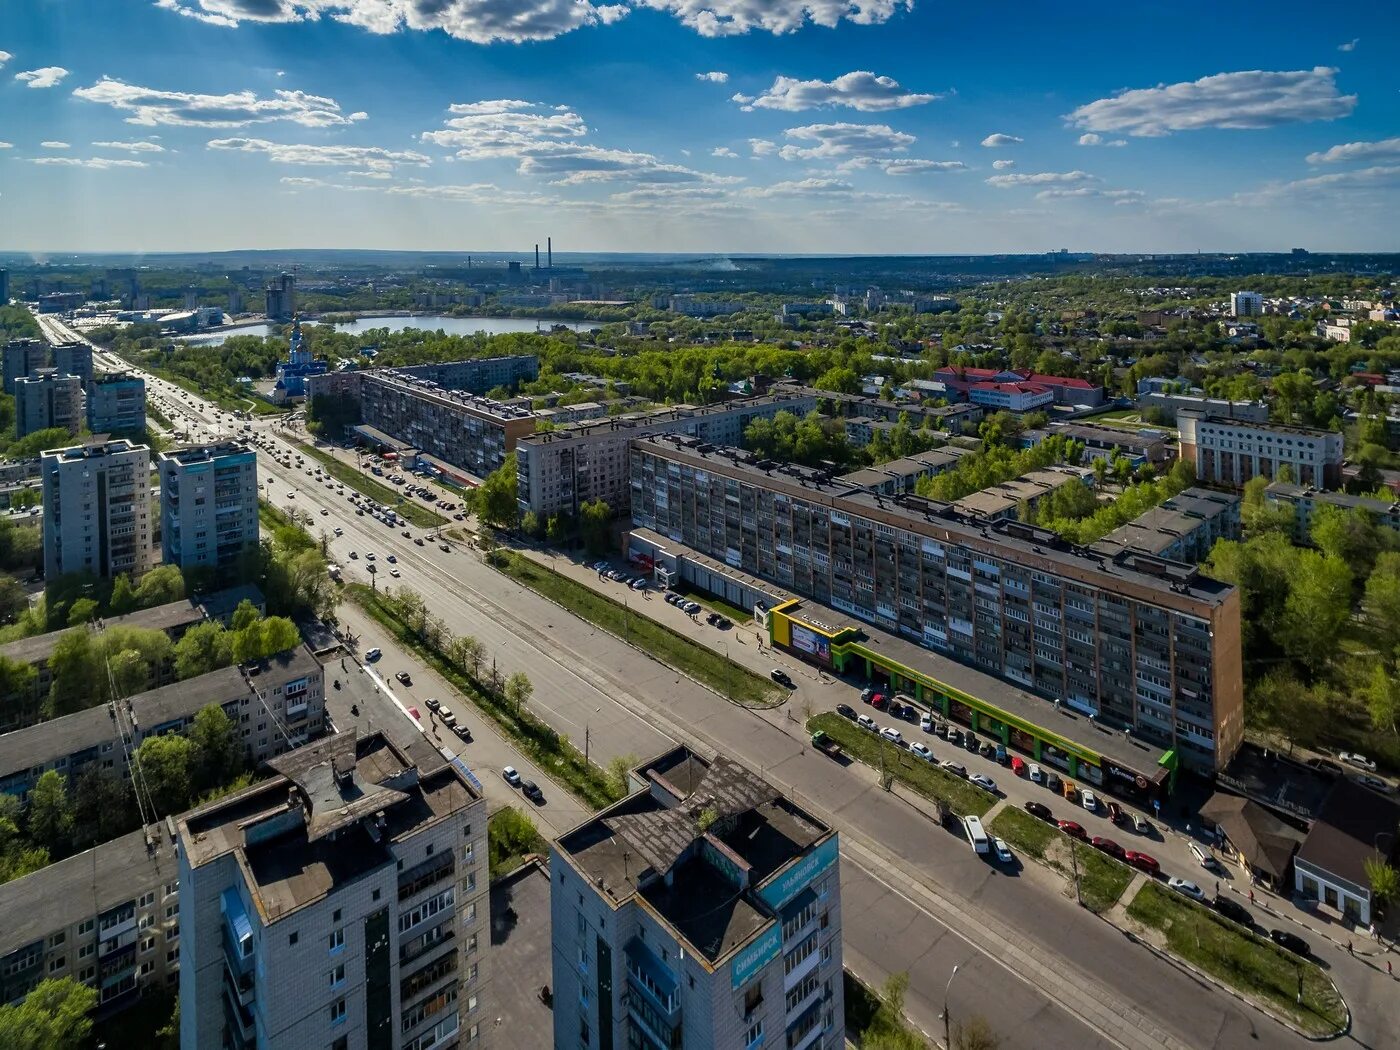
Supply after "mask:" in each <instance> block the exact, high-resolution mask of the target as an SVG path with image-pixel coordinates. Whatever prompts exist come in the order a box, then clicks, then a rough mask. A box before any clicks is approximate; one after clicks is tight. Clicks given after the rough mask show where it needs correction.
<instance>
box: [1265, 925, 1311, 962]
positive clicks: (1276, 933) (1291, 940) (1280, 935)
mask: <svg viewBox="0 0 1400 1050" xmlns="http://www.w3.org/2000/svg"><path fill="white" fill-rule="evenodd" d="M1269 940H1271V941H1273V942H1274V943H1275V944H1277V945H1278V946H1279V947H1280V948H1282V949H1283V950H1284V951H1289V952H1292V953H1293V954H1294V955H1303V956H1307V955H1311V954H1312V949H1311V948H1310V947H1308V942H1307V941H1305V940H1303V938H1301V937H1299V936H1298V935H1297V934H1296V933H1291V932H1289V931H1288V930H1270V931H1269Z"/></svg>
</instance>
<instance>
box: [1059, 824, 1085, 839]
mask: <svg viewBox="0 0 1400 1050" xmlns="http://www.w3.org/2000/svg"><path fill="white" fill-rule="evenodd" d="M1057 826H1058V827H1059V829H1060V830H1061V831H1063V832H1064V833H1065V834H1066V835H1068V836H1069V837H1070V838H1072V839H1079V840H1081V841H1087V840H1088V838H1089V835H1088V833H1087V832H1086V831H1085V830H1084V828H1083V827H1081V826H1080V825H1078V824H1076V823H1075V822H1074V821H1072V820H1061V821H1059V822H1058V825H1057Z"/></svg>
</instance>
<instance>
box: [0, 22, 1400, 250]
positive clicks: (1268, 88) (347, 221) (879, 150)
mask: <svg viewBox="0 0 1400 1050" xmlns="http://www.w3.org/2000/svg"><path fill="white" fill-rule="evenodd" d="M1226 6H1227V7H1228V8H1229V12H1228V15H1226V14H1223V13H1222V9H1221V6H1220V5H1218V4H1199V5H1197V4H1191V3H1187V4H1180V3H1175V4H1164V3H1156V2H1141V3H1129V4H1124V3H1121V2H1120V3H1111V4H1110V3H1081V4H1071V5H1063V4H1059V5H1052V4H1046V3H1041V2H1039V0H1034V2H1032V0H1013V2H1011V3H1008V4H995V5H956V6H953V5H938V4H934V3H930V2H927V0H912V2H909V0H630V2H626V3H607V2H595V0H22V2H16V3H14V4H12V5H10V6H9V7H8V8H7V12H6V15H7V16H6V18H5V19H3V20H0V250H13V249H23V250H28V251H36V252H42V251H71V250H128V249H136V250H153V251H154V250H179V249H220V248H286V247H303V248H316V247H364V248H408V249H457V250H472V249H476V250H512V249H522V248H528V247H529V246H530V245H532V244H533V243H534V242H535V241H540V242H543V241H544V239H545V237H546V236H551V235H552V236H553V238H554V243H555V246H556V248H559V249H569V250H576V251H660V252H672V251H675V252H679V251H694V252H815V253H919V254H942V253H950V252H956V253H963V252H1005V251H1011V252H1015V251H1045V250H1052V249H1056V248H1069V249H1070V250H1072V251H1173V252H1178V251H1195V250H1205V251H1220V250H1241V251H1247V250H1287V249H1288V248H1290V247H1294V246H1300V247H1308V248H1311V249H1313V250H1318V251H1321V250H1337V251H1351V250H1357V251H1360V250H1395V248H1396V243H1395V239H1396V230H1397V226H1396V218H1395V217H1396V214H1397V211H1400V209H1397V205H1400V90H1398V89H1400V72H1397V67H1396V65H1395V63H1394V58H1393V41H1390V40H1389V39H1388V37H1387V30H1386V29H1385V28H1384V27H1385V26H1386V25H1387V24H1388V22H1389V21H1390V17H1389V16H1391V15H1393V10H1391V9H1390V8H1389V6H1388V5H1382V4H1380V3H1359V4H1355V5H1350V6H1349V7H1348V8H1347V17H1346V18H1344V19H1339V18H1336V17H1334V16H1333V14H1331V13H1329V11H1328V9H1326V8H1324V7H1323V6H1322V5H1320V4H1317V3H1311V4H1306V3H1287V2H1283V3H1270V4H1263V3H1253V2H1236V3H1231V4H1229V5H1226Z"/></svg>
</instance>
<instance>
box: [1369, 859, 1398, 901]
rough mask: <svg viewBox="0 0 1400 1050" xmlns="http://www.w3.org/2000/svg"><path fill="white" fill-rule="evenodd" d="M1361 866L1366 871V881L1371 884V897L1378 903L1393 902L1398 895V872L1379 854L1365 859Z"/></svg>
mask: <svg viewBox="0 0 1400 1050" xmlns="http://www.w3.org/2000/svg"><path fill="white" fill-rule="evenodd" d="M1362 865H1363V867H1364V868H1365V870H1366V880H1367V881H1368V882H1369V883H1370V884H1371V896H1372V897H1374V898H1375V899H1376V901H1377V902H1378V903H1384V902H1386V901H1392V900H1394V899H1395V897H1396V894H1398V893H1400V871H1396V870H1395V868H1394V867H1393V866H1392V865H1391V864H1390V862H1389V861H1387V860H1386V859H1385V858H1384V857H1383V856H1381V855H1380V854H1377V855H1376V856H1374V857H1367V858H1366V859H1365V860H1364V861H1363V862H1362Z"/></svg>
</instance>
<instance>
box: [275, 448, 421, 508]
mask: <svg viewBox="0 0 1400 1050" xmlns="http://www.w3.org/2000/svg"><path fill="white" fill-rule="evenodd" d="M283 440H285V441H286V442H287V443H288V444H289V445H291V446H292V447H293V448H295V449H297V450H298V451H300V452H304V453H306V455H308V456H310V457H311V458H312V459H314V460H315V461H316V462H317V463H320V464H321V465H322V466H323V467H325V469H326V473H327V474H329V475H330V476H331V477H333V478H335V480H336V481H339V482H340V483H341V484H343V485H348V486H350V488H352V489H354V490H355V491H356V492H358V493H359V494H360V495H361V496H367V497H369V498H370V499H372V500H374V501H375V502H376V503H379V504H382V505H383V506H385V507H392V508H393V509H394V510H396V511H398V513H400V514H402V515H403V517H404V520H405V521H407V522H409V523H410V524H412V525H417V526H418V527H419V528H420V529H435V528H437V527H438V526H439V525H446V524H447V522H448V519H447V518H444V517H443V516H442V515H441V514H436V513H434V512H433V511H431V510H429V509H428V508H427V507H420V506H419V505H418V504H417V503H414V502H413V501H412V500H411V499H409V498H407V497H406V496H404V494H403V493H402V492H400V491H399V490H398V489H395V488H391V487H390V486H388V485H381V484H380V483H379V482H377V481H375V480H374V479H372V478H367V477H365V475H364V472H363V471H360V470H356V469H355V468H354V467H352V466H351V465H350V464H349V463H342V462H341V461H340V460H338V459H336V458H335V457H334V456H332V455H331V454H330V453H328V452H323V451H322V450H321V449H319V448H316V447H314V446H312V445H308V444H307V443H306V442H305V441H298V440H297V439H296V438H290V437H284V439H283Z"/></svg>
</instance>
